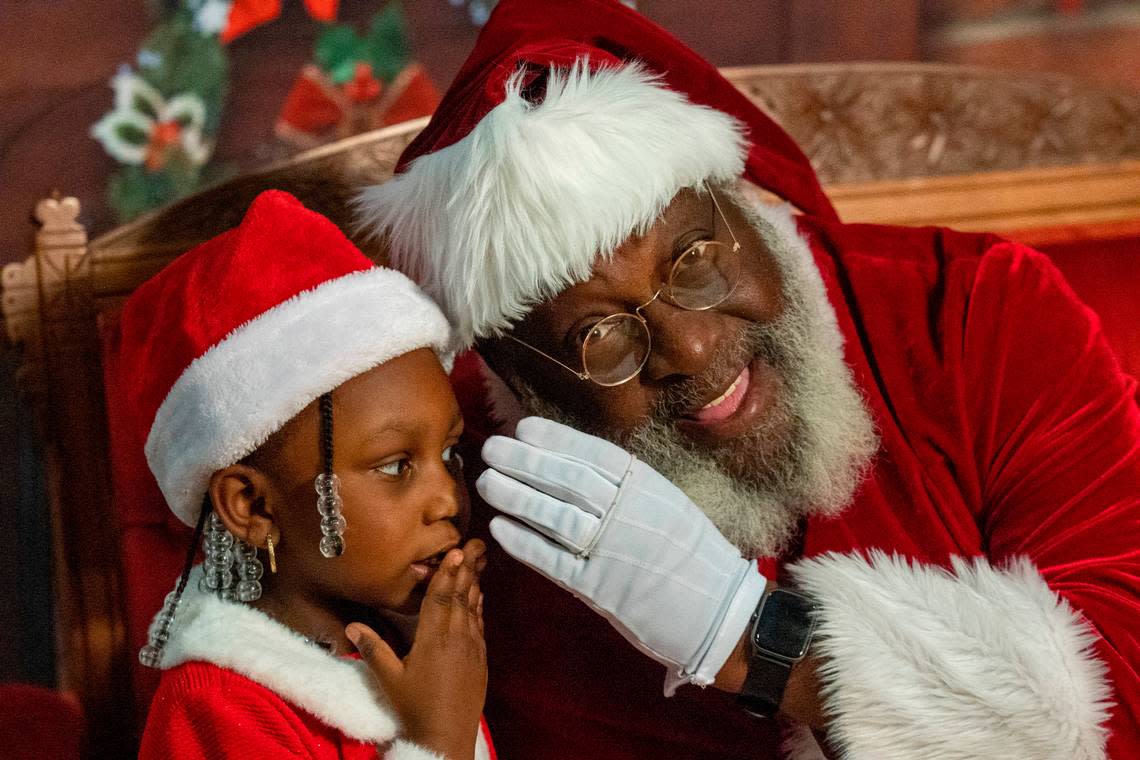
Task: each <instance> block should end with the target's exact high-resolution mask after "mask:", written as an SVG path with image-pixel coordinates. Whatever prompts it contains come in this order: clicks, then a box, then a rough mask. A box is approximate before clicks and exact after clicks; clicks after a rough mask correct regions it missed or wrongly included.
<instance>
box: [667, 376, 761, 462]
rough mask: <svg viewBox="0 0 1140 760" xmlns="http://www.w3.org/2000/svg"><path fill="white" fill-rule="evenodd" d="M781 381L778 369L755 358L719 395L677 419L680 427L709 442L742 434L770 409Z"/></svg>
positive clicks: (690, 435)
mask: <svg viewBox="0 0 1140 760" xmlns="http://www.w3.org/2000/svg"><path fill="white" fill-rule="evenodd" d="M779 382H780V380H779V373H777V372H776V370H774V369H773V368H772V367H771V366H770V365H768V364H767V362H765V361H764V360H763V359H760V358H759V357H756V358H753V359H752V361H751V362H749V363H748V364H746V365H745V366H744V368H743V369H741V370H740V372H739V373H738V374H737V376H736V378H735V379H734V380H733V381H732V382H731V383H729V384H728V387H726V388H725V389H724V390H723V391H721V392H720V394H719V395H718V396H716V398H713V399H712V400H710V401H708V402H706V403H705V404H704V405H703V406H701V407H699V408H697V409H693V410H691V411H689V412H687V413H685V414H683V415H682V416H680V417H679V418H677V420H676V423H675V424H676V426H677V429H678V430H679V431H680V432H682V433H684V434H685V435H687V436H689V437H691V438H693V439H695V440H698V441H704V442H708V443H720V442H722V441H724V440H726V439H730V438H733V437H735V436H738V435H741V434H743V433H745V432H746V431H748V430H749V429H750V428H752V427H753V426H754V425H755V424H756V423H757V422H758V421H759V420H760V418H761V417H763V415H764V414H765V413H766V412H767V409H768V407H769V404H770V402H771V401H772V398H773V396H774V392H775V389H776V386H777V385H778V384H779Z"/></svg>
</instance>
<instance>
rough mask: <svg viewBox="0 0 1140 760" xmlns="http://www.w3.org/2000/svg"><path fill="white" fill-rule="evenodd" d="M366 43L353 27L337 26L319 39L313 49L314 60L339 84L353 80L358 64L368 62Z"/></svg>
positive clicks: (331, 27) (329, 29)
mask: <svg viewBox="0 0 1140 760" xmlns="http://www.w3.org/2000/svg"><path fill="white" fill-rule="evenodd" d="M366 52H367V49H366V47H365V41H364V40H362V39H361V38H360V37H359V36H357V34H356V32H355V31H354V30H353V28H352V27H351V26H347V25H345V24H337V25H335V26H330V27H328V28H327V29H325V30H324V31H323V32H321V33H320V35H319V36H318V37H317V42H316V45H315V46H314V48H313V59H314V60H315V61H316V62H317V65H318V66H320V67H321V69H323V70H324V72H325V73H326V74H328V75H329V77H330V78H331V79H332V80H333V81H334V82H336V83H337V84H343V83H345V82H347V81H349V80H351V79H352V76H353V74H354V73H355V72H356V62H357V61H359V60H367V59H366V58H365V55H366Z"/></svg>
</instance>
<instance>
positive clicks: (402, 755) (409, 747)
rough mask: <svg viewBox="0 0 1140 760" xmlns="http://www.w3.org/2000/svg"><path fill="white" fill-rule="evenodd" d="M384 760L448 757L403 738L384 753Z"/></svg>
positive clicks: (422, 759) (438, 759) (438, 758)
mask: <svg viewBox="0 0 1140 760" xmlns="http://www.w3.org/2000/svg"><path fill="white" fill-rule="evenodd" d="M384 760H447V758H445V757H444V756H443V755H438V754H436V753H435V752H432V751H431V750H429V749H424V748H423V747H421V746H420V745H418V744H412V743H411V742H408V741H404V740H402V739H401V740H399V741H397V742H395V743H393V744H392V748H391V749H389V750H388V751H387V752H385V753H384Z"/></svg>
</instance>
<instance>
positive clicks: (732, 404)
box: [686, 366, 750, 422]
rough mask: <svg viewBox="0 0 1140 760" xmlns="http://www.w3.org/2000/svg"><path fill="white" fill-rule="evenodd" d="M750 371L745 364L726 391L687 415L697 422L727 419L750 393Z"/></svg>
mask: <svg viewBox="0 0 1140 760" xmlns="http://www.w3.org/2000/svg"><path fill="white" fill-rule="evenodd" d="M749 374H750V373H749V371H748V367H747V366H745V367H744V369H743V370H741V372H740V374H739V375H737V376H736V379H735V380H733V381H732V383H731V384H729V386H728V387H727V388H725V389H724V392H723V393H721V394H720V395H719V396H717V397H716V398H714V399H713V400H712V401H710V402H708V403H707V404H705V405H704V406H702V407H701V408H700V409H697V410H696V411H695V412H691V413H690V414H688V415H686V416H687V417H689V418H690V419H693V420H696V421H697V422H722V421H724V420H727V419H728V418H729V417H731V416H732V415H733V414H735V413H736V410H737V409H739V408H740V402H741V401H743V400H744V396H745V394H747V393H748V386H749V382H748V381H749Z"/></svg>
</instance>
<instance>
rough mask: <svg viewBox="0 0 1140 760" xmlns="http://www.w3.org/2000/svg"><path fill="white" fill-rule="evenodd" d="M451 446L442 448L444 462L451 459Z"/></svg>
mask: <svg viewBox="0 0 1140 760" xmlns="http://www.w3.org/2000/svg"><path fill="white" fill-rule="evenodd" d="M452 448H453V447H451V446H448V447H447V448H446V449H444V450H443V461H445V462H450V461H451V449H452Z"/></svg>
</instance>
